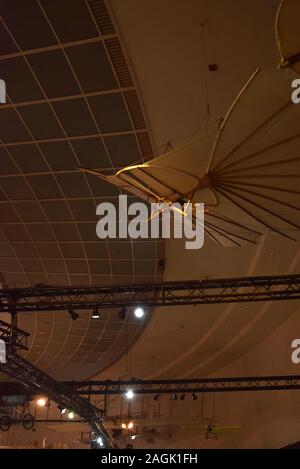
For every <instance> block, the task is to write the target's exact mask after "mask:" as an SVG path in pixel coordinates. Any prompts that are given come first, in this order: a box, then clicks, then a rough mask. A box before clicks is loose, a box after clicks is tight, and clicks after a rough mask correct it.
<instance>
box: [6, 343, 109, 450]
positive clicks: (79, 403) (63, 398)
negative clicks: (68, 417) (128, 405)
mask: <svg viewBox="0 0 300 469" xmlns="http://www.w3.org/2000/svg"><path fill="white" fill-rule="evenodd" d="M6 358H7V363H1V364H0V371H2V372H3V373H5V374H7V375H9V376H11V377H12V378H14V379H16V380H17V381H19V382H20V383H21V387H22V388H23V389H24V391H25V394H28V393H31V394H41V393H45V394H46V395H47V397H48V398H49V399H52V400H53V401H55V402H56V403H57V404H60V405H61V406H63V407H65V408H67V409H70V410H73V411H74V412H75V413H76V414H77V415H78V416H79V417H81V419H82V420H83V421H84V422H86V423H87V424H88V425H89V426H90V428H91V429H92V431H93V432H94V435H95V437H98V436H100V437H101V438H102V440H103V443H104V445H105V447H106V448H114V447H115V443H114V440H113V439H112V437H111V435H110V434H109V432H108V431H107V430H106V428H105V427H104V425H103V424H102V415H101V412H100V411H99V410H98V409H97V407H95V406H94V405H93V404H91V403H90V402H89V400H88V399H86V398H83V397H81V396H80V395H79V393H77V392H76V390H74V389H73V388H72V387H70V386H68V385H67V384H64V383H60V382H58V381H56V380H55V379H53V378H51V377H50V376H48V375H47V374H46V373H44V372H43V371H41V370H39V369H38V368H37V367H35V366H34V365H32V364H31V363H30V362H28V361H27V360H25V359H24V358H22V357H20V356H19V355H17V354H16V353H14V352H12V351H11V350H10V347H9V348H8V350H7V354H6ZM2 385H4V386H5V384H4V383H2ZM6 395H8V394H7V393H6Z"/></svg>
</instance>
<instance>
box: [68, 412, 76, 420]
mask: <svg viewBox="0 0 300 469" xmlns="http://www.w3.org/2000/svg"><path fill="white" fill-rule="evenodd" d="M68 417H69V419H70V420H73V418H74V417H75V414H74V412H73V411H72V410H70V411H69V413H68Z"/></svg>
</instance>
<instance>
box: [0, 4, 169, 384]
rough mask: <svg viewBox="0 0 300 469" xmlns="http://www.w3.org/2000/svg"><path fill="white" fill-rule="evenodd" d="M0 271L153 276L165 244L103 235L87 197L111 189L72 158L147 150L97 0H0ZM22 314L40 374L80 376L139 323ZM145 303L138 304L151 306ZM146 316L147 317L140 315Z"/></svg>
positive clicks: (24, 281)
mask: <svg viewBox="0 0 300 469" xmlns="http://www.w3.org/2000/svg"><path fill="white" fill-rule="evenodd" d="M0 16H1V18H0V76H1V79H3V80H5V82H6V88H7V103H6V104H1V108H0V271H1V283H2V285H4V286H5V285H10V286H12V285H16V286H22V285H34V284H40V283H43V284H51V285H57V284H59V285H78V284H79V285H83V284H84V285H86V284H110V283H121V282H134V281H140V282H143V281H153V280H156V279H157V278H158V277H159V275H160V273H159V271H158V270H157V259H159V258H161V257H163V248H162V246H161V244H160V243H155V242H151V241H150V242H147V240H146V241H145V242H138V241H137V242H130V241H128V240H127V241H126V240H123V241H121V242H118V240H116V241H113V242H108V241H101V240H99V239H97V237H96V222H97V217H96V205H97V204H98V203H99V202H101V201H111V202H113V203H115V204H116V203H117V196H118V195H119V193H120V191H119V190H115V189H114V188H113V187H111V186H110V185H108V184H105V183H103V182H100V181H97V180H96V179H94V178H93V177H89V176H88V175H84V174H82V173H81V172H80V171H79V170H78V166H86V167H89V168H97V169H101V170H102V171H115V170H116V169H117V168H119V167H121V166H124V165H125V164H129V163H137V162H143V161H144V160H145V158H149V155H150V154H152V151H151V142H150V135H149V132H148V128H147V124H146V120H145V118H144V115H143V111H142V107H141V104H140V100H139V97H138V94H137V90H136V86H135V83H134V78H133V75H132V73H131V71H130V70H129V68H128V65H127V62H126V58H125V55H124V51H123V48H122V44H121V43H120V40H119V37H118V35H117V33H116V30H115V27H114V25H113V22H112V19H111V17H110V15H109V13H108V11H107V9H106V7H105V4H104V2H103V1H102V0H90V1H84V0H76V1H74V2H69V1H68V0H63V1H60V0H59V1H58V0H51V1H48V0H42V1H38V0H28V1H26V2H23V1H22V0H13V1H9V2H2V3H1V6H0ZM79 313H80V317H79V319H78V320H77V321H71V319H70V317H69V315H68V314H67V313H54V312H49V313H45V314H26V315H25V314H24V315H20V317H19V323H20V327H22V328H24V329H25V330H27V331H28V332H30V333H31V337H30V350H29V352H28V353H27V354H26V358H28V359H29V360H31V361H33V362H34V363H35V364H36V365H37V366H40V367H41V368H43V369H45V370H46V371H47V372H49V373H50V374H54V375H55V376H57V377H61V378H66V379H74V378H76V379H80V378H87V377H89V376H91V375H93V374H95V373H96V372H97V371H99V370H101V369H103V368H104V367H105V366H107V365H109V364H110V363H111V362H112V361H114V360H115V359H116V358H117V357H118V356H120V354H121V353H122V352H124V351H125V350H126V349H127V347H128V346H129V344H131V343H132V342H133V341H134V340H135V339H136V337H137V336H138V335H139V333H140V332H141V330H142V329H143V327H144V325H145V324H143V321H142V322H141V321H137V320H136V319H135V318H134V317H133V316H132V314H128V315H127V317H126V319H125V321H122V320H121V319H119V317H118V311H103V312H101V317H100V320H99V321H92V320H91V314H90V313H87V312H85V313H84V312H79ZM150 314H151V312H150V311H149V312H148V315H147V318H149V316H150ZM144 322H147V319H146V320H145V321H144Z"/></svg>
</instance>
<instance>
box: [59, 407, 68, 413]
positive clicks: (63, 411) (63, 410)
mask: <svg viewBox="0 0 300 469" xmlns="http://www.w3.org/2000/svg"><path fill="white" fill-rule="evenodd" d="M57 408H58V410H59V412H60V413H61V414H65V413H66V412H67V409H66V408H65V407H63V406H61V405H58V406H57Z"/></svg>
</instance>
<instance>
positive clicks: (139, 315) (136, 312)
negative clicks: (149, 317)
mask: <svg viewBox="0 0 300 469" xmlns="http://www.w3.org/2000/svg"><path fill="white" fill-rule="evenodd" d="M144 314H145V313H144V310H143V308H141V307H138V308H135V310H134V315H135V317H136V318H138V319H140V318H142V317H143V316H144Z"/></svg>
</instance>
